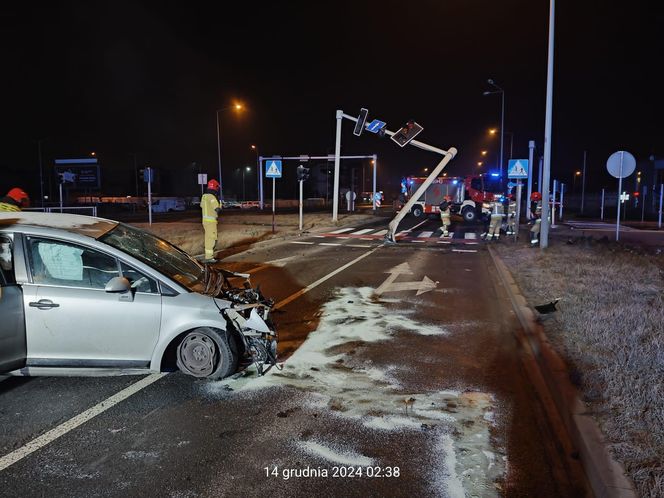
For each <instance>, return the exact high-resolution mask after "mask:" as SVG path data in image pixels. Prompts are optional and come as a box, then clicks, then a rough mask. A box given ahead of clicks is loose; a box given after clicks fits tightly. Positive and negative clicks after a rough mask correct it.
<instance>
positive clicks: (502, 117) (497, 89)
mask: <svg viewBox="0 0 664 498" xmlns="http://www.w3.org/2000/svg"><path fill="white" fill-rule="evenodd" d="M486 82H487V83H488V84H489V85H491V86H492V87H494V88H495V90H487V91H486V92H484V95H493V94H494V93H499V94H500V101H501V104H500V179H501V181H502V178H503V143H504V142H503V138H504V129H505V91H504V90H503V89H502V88H500V87H499V86H498V85H496V83H495V82H494V81H493V80H492V79H490V78H489V79H488V80H486Z"/></svg>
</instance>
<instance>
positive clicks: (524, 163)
mask: <svg viewBox="0 0 664 498" xmlns="http://www.w3.org/2000/svg"><path fill="white" fill-rule="evenodd" d="M507 178H528V159H510V160H509V161H508V163H507Z"/></svg>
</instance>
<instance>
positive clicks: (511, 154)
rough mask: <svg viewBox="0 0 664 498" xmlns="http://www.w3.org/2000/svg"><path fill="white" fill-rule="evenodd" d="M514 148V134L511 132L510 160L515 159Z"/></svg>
mask: <svg viewBox="0 0 664 498" xmlns="http://www.w3.org/2000/svg"><path fill="white" fill-rule="evenodd" d="M513 147H514V132H513V131H511V132H510V159H514V153H513Z"/></svg>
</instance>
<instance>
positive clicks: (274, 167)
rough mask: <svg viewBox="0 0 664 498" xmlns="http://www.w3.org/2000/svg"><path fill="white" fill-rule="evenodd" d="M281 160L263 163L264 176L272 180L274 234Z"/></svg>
mask: <svg viewBox="0 0 664 498" xmlns="http://www.w3.org/2000/svg"><path fill="white" fill-rule="evenodd" d="M281 171H282V169H281V160H280V159H271V160H269V161H265V176H266V177H267V178H272V233H274V213H275V204H276V191H277V186H276V183H277V182H276V179H277V178H281Z"/></svg>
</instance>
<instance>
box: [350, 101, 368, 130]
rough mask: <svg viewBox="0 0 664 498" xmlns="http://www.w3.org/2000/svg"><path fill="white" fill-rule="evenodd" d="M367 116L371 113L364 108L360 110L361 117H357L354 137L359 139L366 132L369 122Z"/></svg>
mask: <svg viewBox="0 0 664 498" xmlns="http://www.w3.org/2000/svg"><path fill="white" fill-rule="evenodd" d="M367 114H369V111H368V110H367V109H365V108H364V107H363V108H362V109H360V115H359V116H358V117H357V122H356V123H355V129H354V130H353V135H357V136H358V137H359V136H360V135H362V132H363V131H364V124H365V123H366V122H367Z"/></svg>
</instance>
